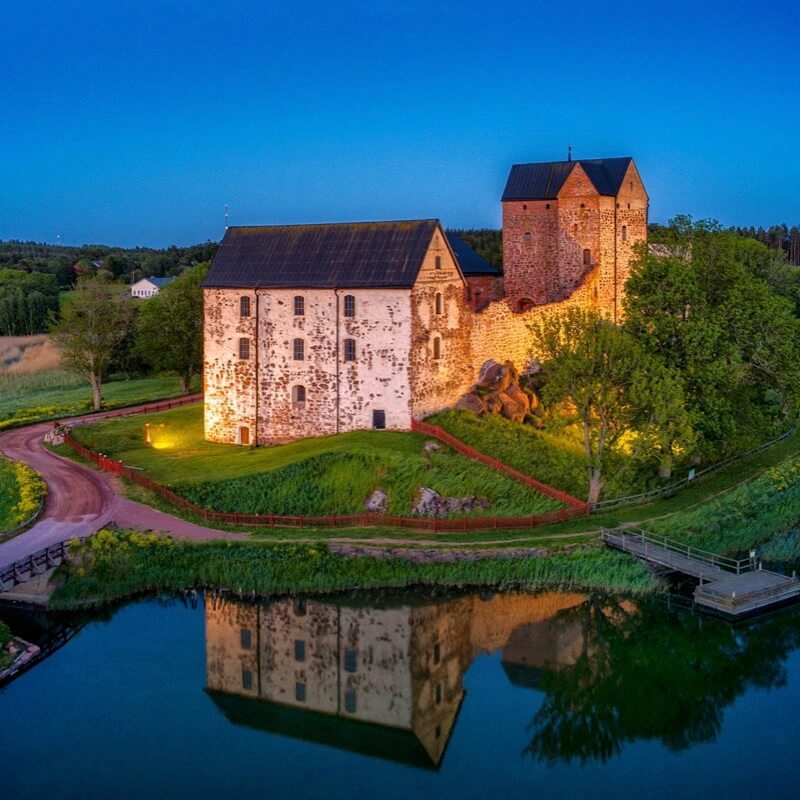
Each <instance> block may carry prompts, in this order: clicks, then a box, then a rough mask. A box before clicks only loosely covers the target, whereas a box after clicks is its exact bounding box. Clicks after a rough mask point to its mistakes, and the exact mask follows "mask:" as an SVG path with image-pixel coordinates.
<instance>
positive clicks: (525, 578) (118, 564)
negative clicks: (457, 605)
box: [51, 531, 659, 608]
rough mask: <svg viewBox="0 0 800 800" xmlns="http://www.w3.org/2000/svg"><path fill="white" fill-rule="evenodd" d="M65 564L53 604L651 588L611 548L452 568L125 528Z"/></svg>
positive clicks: (103, 535) (77, 549)
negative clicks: (424, 589)
mask: <svg viewBox="0 0 800 800" xmlns="http://www.w3.org/2000/svg"><path fill="white" fill-rule="evenodd" d="M71 549H72V559H71V564H70V566H69V567H67V568H63V569H62V571H61V572H62V575H63V577H64V582H63V584H62V585H61V586H60V587H59V588H58V589H57V590H56V592H55V594H54V595H53V597H52V600H51V607H53V608H75V607H78V606H87V605H93V604H99V603H107V602H113V601H115V600H119V599H122V598H125V597H131V596H134V595H137V594H143V593H146V592H154V591H175V590H179V589H183V588H189V587H197V588H200V587H218V588H224V589H230V590H233V591H241V592H245V593H251V592H255V593H256V594H258V595H262V596H266V595H271V594H286V593H301V592H302V593H306V592H309V593H310V592H313V593H326V592H337V591H348V590H353V589H358V590H367V589H389V588H403V587H412V586H435V587H441V588H471V587H486V588H491V589H497V590H503V589H506V590H511V589H524V590H537V589H544V588H550V589H569V590H592V589H604V590H612V591H624V592H630V593H640V594H641V593H648V592H653V591H656V590H657V589H658V587H659V584H658V582H657V581H656V580H655V579H654V578H653V576H652V575H651V573H649V572H648V571H647V570H646V569H645V568H644V567H643V566H642V565H641V564H639V563H638V562H636V561H634V560H632V559H630V558H627V557H626V556H624V555H623V554H621V553H616V552H613V551H609V550H600V549H593V550H576V551H574V552H571V553H555V554H552V555H550V556H549V557H547V558H537V557H529V558H508V557H501V556H497V557H490V558H484V559H477V560H466V559H464V560H460V561H456V562H450V563H423V564H419V563H414V562H413V561H411V560H408V559H404V558H382V559H376V558H346V557H343V556H339V555H336V554H334V553H332V552H330V551H329V550H328V548H327V547H326V546H325V545H324V544H319V545H311V546H305V545H278V546H276V545H268V544H259V543H249V542H245V543H238V542H236V543H234V542H210V543H203V544H187V543H182V542H175V541H173V540H172V539H168V538H162V537H157V536H153V535H143V534H137V533H131V532H124V531H123V532H112V531H101V532H100V533H98V534H97V535H96V536H94V537H92V538H91V539H88V540H86V542H85V543H83V544H77V543H76V544H73V545H72V548H71Z"/></svg>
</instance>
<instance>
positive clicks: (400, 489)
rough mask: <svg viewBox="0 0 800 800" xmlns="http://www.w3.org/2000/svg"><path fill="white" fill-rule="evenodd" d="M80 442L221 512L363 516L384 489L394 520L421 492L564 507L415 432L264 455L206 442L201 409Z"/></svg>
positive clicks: (134, 422)
mask: <svg viewBox="0 0 800 800" xmlns="http://www.w3.org/2000/svg"><path fill="white" fill-rule="evenodd" d="M145 422H149V423H150V431H151V438H152V447H149V448H148V447H146V446H145V443H144V424H145ZM74 436H75V438H76V439H78V440H79V441H80V442H81V443H83V444H85V445H87V446H88V447H91V448H92V449H94V450H96V451H100V452H103V453H105V454H106V455H108V456H110V457H112V458H115V459H121V460H122V461H124V462H125V464H127V465H128V466H132V467H138V468H141V469H142V470H143V471H144V473H145V474H147V475H148V476H149V477H151V478H153V479H154V480H156V481H158V482H159V483H163V484H166V485H168V486H170V487H171V488H172V489H173V490H174V491H176V492H178V493H179V494H181V495H183V496H184V497H186V498H188V499H189V500H191V501H193V502H195V503H197V504H199V505H202V506H204V507H206V508H211V509H215V510H218V511H240V512H246V513H274V514H334V513H335V514H347V513H356V512H359V511H362V510H363V507H364V501H365V500H366V498H367V497H368V496H369V495H370V494H371V493H372V492H373V491H374V490H375V489H382V490H383V491H385V492H386V494H387V495H388V511H389V513H391V514H409V513H410V512H411V509H412V505H413V502H414V497H415V495H416V493H417V491H418V489H419V488H420V487H428V488H431V489H434V490H435V491H437V492H439V494H441V495H442V496H445V497H466V496H477V497H485V498H487V499H488V500H489V506H488V508H485V509H482V510H480V511H476V512H475V513H481V514H488V515H493V514H508V515H521V514H539V513H542V512H544V511H550V510H552V509H555V508H558V507H559V505H558V503H556V502H555V501H553V500H551V499H550V498H547V497H544V496H543V495H541V494H539V493H538V492H535V491H531V490H530V489H528V488H527V487H526V486H524V485H523V484H521V483H520V482H518V481H515V480H513V479H512V478H509V477H507V476H505V475H502V474H499V473H497V472H495V471H494V470H492V469H490V468H488V467H485V466H483V465H482V464H479V463H478V462H475V461H471V460H470V459H468V458H465V457H464V456H461V455H459V454H458V453H455V452H453V451H450V450H448V449H447V448H443V449H441V450H438V451H435V452H431V453H426V452H425V451H424V450H423V446H424V444H425V441H426V440H425V438H424V437H422V436H420V435H418V434H414V433H403V432H397V431H355V432H352V433H345V434H340V435H338V436H324V437H317V438H313V439H303V440H300V441H297V442H293V443H290V444H285V445H278V446H273V447H259V448H246V447H240V446H236V445H223V444H214V443H211V442H206V441H204V440H203V418H202V405H201V404H195V405H191V406H184V407H183V408H178V409H173V410H171V411H166V412H163V413H160V414H152V415H149V416H148V417H143V416H136V417H130V418H127V419H115V420H108V421H106V422H100V423H97V424H95V425H92V426H88V427H81V428H76V429H75V430H74Z"/></svg>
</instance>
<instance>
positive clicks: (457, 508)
mask: <svg viewBox="0 0 800 800" xmlns="http://www.w3.org/2000/svg"><path fill="white" fill-rule="evenodd" d="M488 507H489V500H488V498H486V497H475V496H468V497H442V496H441V495H440V494H439V493H438V492H437V491H435V490H434V489H429V488H428V487H426V486H423V487H420V488H419V489H418V490H417V497H416V500H415V502H414V507H413V508H412V513H413V514H415V515H416V516H418V517H435V518H437V519H441V518H442V517H446V516H448V515H449V514H455V513H459V512H464V511H474V510H475V509H478V508H488Z"/></svg>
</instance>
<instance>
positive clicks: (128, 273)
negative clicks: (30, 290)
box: [0, 240, 219, 289]
mask: <svg viewBox="0 0 800 800" xmlns="http://www.w3.org/2000/svg"><path fill="white" fill-rule="evenodd" d="M218 247H219V245H218V244H217V242H203V243H202V244H195V245H190V246H189V247H175V246H172V247H166V248H163V249H156V248H150V247H135V248H124V247H108V246H106V245H81V246H80V247H70V246H66V245H52V244H44V243H39V242H20V241H15V240H10V241H5V242H4V241H0V269H3V268H6V269H16V270H21V271H23V272H37V273H42V274H45V275H51V276H53V278H54V279H55V281H56V283H57V285H58V287H59V288H61V289H70V288H72V287H73V286H74V285H75V281H76V280H77V279H78V278H79V277H93V276H96V275H100V276H102V277H107V278H109V279H111V280H122V281H125V282H126V283H129V282H134V281H137V280H139V279H140V278H143V277H147V276H150V275H154V276H156V277H159V278H160V277H165V276H175V275H179V274H180V273H181V272H183V270H185V269H186V268H187V267H191V266H193V265H195V264H199V263H202V262H205V261H210V260H211V259H212V258H213V257H214V254H215V253H216V252H217V248H218Z"/></svg>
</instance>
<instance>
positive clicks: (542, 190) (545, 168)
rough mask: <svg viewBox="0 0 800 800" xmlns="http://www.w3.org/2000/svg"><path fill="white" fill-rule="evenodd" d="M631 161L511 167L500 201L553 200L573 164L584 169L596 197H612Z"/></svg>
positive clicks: (597, 160)
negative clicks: (595, 190) (595, 192)
mask: <svg viewBox="0 0 800 800" xmlns="http://www.w3.org/2000/svg"><path fill="white" fill-rule="evenodd" d="M632 161H633V159H632V158H630V157H628V156H626V157H625V158H597V159H584V158H582V159H578V160H577V161H548V162H545V163H542V164H514V166H513V167H511V173H510V174H509V176H508V181H507V182H506V188H505V191H504V192H503V200H504V201H505V200H555V199H556V197H558V193H559V192H560V191H561V187H562V186H563V185H564V181H566V180H567V177H568V176H569V174H570V172H572V170H573V169H574V167H575V165H576V164H580V165H581V167H583V170H584V172H585V173H586V174H587V175H588V176H589V180H590V181H591V182H592V183H593V184H594V188H595V189H597V192H598V194H601V195H607V196H610V197H615V196H616V195H617V194H619V190H620V187H621V186H622V181H623V179H624V178H625V173H626V172H627V170H628V167H629V166H630V164H631V162H632Z"/></svg>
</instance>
